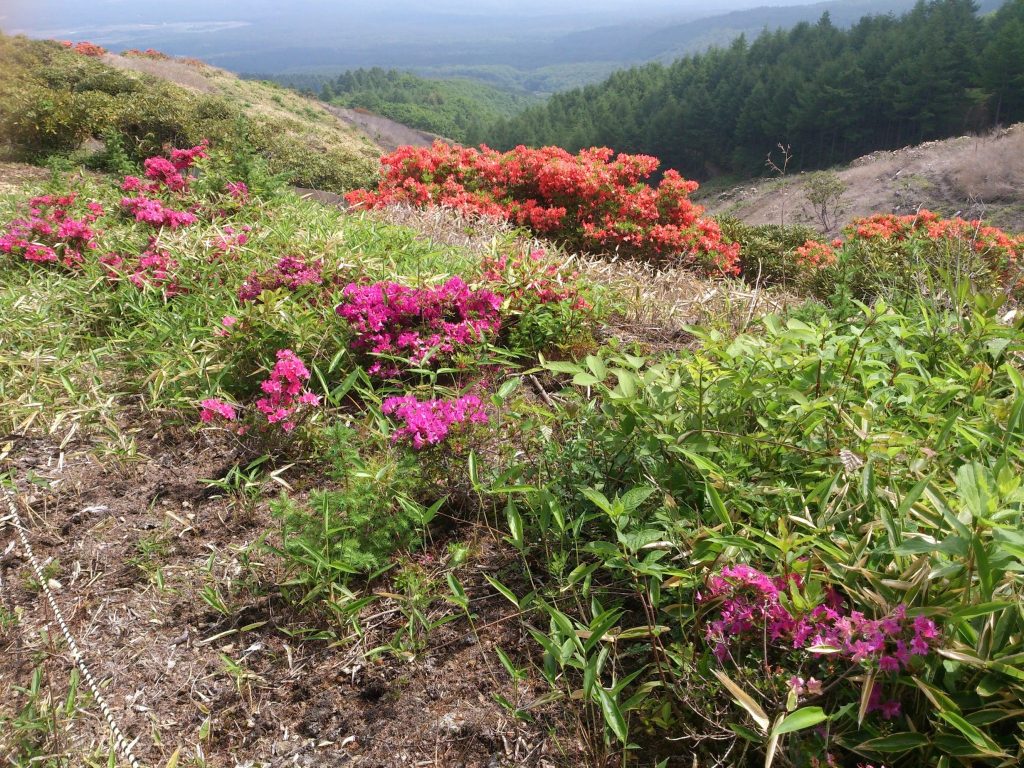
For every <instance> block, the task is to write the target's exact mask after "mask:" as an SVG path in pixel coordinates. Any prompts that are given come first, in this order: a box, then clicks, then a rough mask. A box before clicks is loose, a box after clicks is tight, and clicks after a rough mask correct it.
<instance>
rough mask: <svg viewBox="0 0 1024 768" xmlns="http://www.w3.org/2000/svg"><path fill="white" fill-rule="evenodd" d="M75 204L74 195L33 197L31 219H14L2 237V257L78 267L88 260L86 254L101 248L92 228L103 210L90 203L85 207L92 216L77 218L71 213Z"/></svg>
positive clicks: (83, 215)
mask: <svg viewBox="0 0 1024 768" xmlns="http://www.w3.org/2000/svg"><path fill="white" fill-rule="evenodd" d="M75 200H76V195H75V194H73V193H72V194H70V195H65V196H63V197H58V196H56V195H40V196H38V197H33V198H32V199H31V200H29V217H28V218H27V219H14V220H13V221H11V222H10V224H9V225H8V230H7V231H6V232H5V233H3V234H2V235H0V253H9V254H12V255H15V256H21V257H22V258H23V259H25V260H26V261H35V262H39V263H46V262H59V263H60V264H63V265H64V266H65V267H69V268H70V267H77V266H78V265H79V264H81V263H82V261H83V260H84V255H83V254H84V252H86V251H91V250H93V249H95V248H96V247H97V246H96V236H97V235H98V234H99V233H98V232H96V231H94V230H93V229H92V227H91V226H90V225H91V224H92V223H93V222H94V221H95V220H96V219H97V218H99V217H100V216H102V215H103V206H101V205H100V204H99V203H95V202H90V203H88V204H86V206H85V207H86V209H87V211H88V212H87V213H83V214H82V215H81V216H80V217H78V218H75V217H74V216H73V215H72V213H71V208H72V206H73V205H74V204H75Z"/></svg>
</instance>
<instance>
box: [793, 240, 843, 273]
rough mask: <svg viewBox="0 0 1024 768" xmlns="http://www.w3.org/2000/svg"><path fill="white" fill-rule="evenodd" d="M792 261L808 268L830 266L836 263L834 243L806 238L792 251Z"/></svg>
mask: <svg viewBox="0 0 1024 768" xmlns="http://www.w3.org/2000/svg"><path fill="white" fill-rule="evenodd" d="M841 242H842V241H840V244H841ZM793 261H794V262H795V263H796V265H797V266H798V267H801V268H803V269H808V270H815V269H821V268H822V267H828V266H831V265H832V264H835V263H836V251H835V243H833V244H832V245H829V244H828V243H819V242H818V241H817V240H808V241H806V242H805V243H804V244H803V245H801V246H800V247H799V248H797V249H796V250H795V251H794V252H793Z"/></svg>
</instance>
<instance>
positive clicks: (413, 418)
mask: <svg viewBox="0 0 1024 768" xmlns="http://www.w3.org/2000/svg"><path fill="white" fill-rule="evenodd" d="M381 411H382V412H383V413H384V414H385V415H388V416H394V418H395V419H396V420H398V421H400V422H402V426H400V427H399V428H398V429H396V430H395V431H394V432H392V433H391V441H392V442H395V443H399V442H406V443H409V444H410V445H411V446H412V447H413V448H414V449H416V450H422V449H423V448H427V447H428V446H431V445H437V444H438V443H441V442H443V441H444V440H445V438H447V437H448V433H449V432H450V431H451V429H452V427H453V426H455V425H456V424H486V423H487V412H486V411H485V410H484V406H483V403H481V402H480V398H479V397H477V396H476V395H466V396H464V397H459V398H454V399H449V400H443V399H442V400H417V399H416V397H415V396H413V395H405V396H404V397H389V398H387V399H386V400H385V401H384V402H383V403H382V404H381Z"/></svg>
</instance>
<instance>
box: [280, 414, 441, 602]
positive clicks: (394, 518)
mask: <svg viewBox="0 0 1024 768" xmlns="http://www.w3.org/2000/svg"><path fill="white" fill-rule="evenodd" d="M325 438H328V439H329V440H330V448H329V450H328V458H329V459H330V460H331V462H332V463H333V465H334V471H333V472H332V475H333V477H334V480H335V481H336V482H337V484H338V485H337V487H334V488H331V489H325V490H317V491H314V492H313V493H311V494H310V495H309V499H308V501H307V502H306V503H304V504H300V503H298V502H296V501H295V499H294V498H287V497H282V498H281V499H280V500H279V501H278V502H276V504H275V505H274V512H275V514H276V515H277V516H278V518H279V519H280V521H281V549H280V551H281V552H282V553H283V554H284V555H285V556H286V557H287V559H288V561H289V563H290V564H291V565H292V566H298V568H297V578H298V579H299V580H300V581H302V583H303V584H304V585H305V586H306V587H307V588H308V589H315V588H316V587H317V586H318V585H324V586H327V585H329V584H332V583H341V582H343V581H345V580H346V579H347V578H348V577H349V576H351V575H354V574H365V573H368V572H371V571H376V570H378V569H379V568H381V566H383V565H384V564H385V562H386V561H387V559H388V558H389V557H390V556H391V555H392V554H393V553H395V552H398V551H401V550H403V549H407V548H409V547H410V546H412V545H413V544H414V543H415V541H416V538H417V536H418V534H419V532H420V531H421V530H422V526H423V525H424V524H425V522H427V520H426V519H425V517H426V512H427V511H426V510H424V509H422V508H421V507H419V506H418V505H417V504H415V503H414V502H412V501H410V500H409V498H408V494H411V493H412V492H413V490H414V489H415V488H416V487H417V484H418V479H419V471H418V468H417V465H416V461H415V459H413V458H412V457H411V456H406V457H404V458H402V459H399V460H397V461H394V460H389V459H388V457H387V456H386V455H385V456H383V457H375V458H374V459H373V460H372V461H369V460H366V461H364V460H363V459H362V458H361V457H360V454H359V450H358V449H357V448H356V445H357V444H358V443H360V442H365V439H364V438H361V437H360V436H359V435H358V434H356V433H355V432H354V431H353V430H351V429H348V428H346V427H341V426H337V427H334V428H333V429H332V430H331V432H330V433H329V435H326V436H325ZM403 501H404V502H405V503H401V502H403Z"/></svg>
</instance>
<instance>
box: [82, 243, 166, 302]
mask: <svg viewBox="0 0 1024 768" xmlns="http://www.w3.org/2000/svg"><path fill="white" fill-rule="evenodd" d="M99 261H100V263H101V264H103V266H104V267H106V269H107V278H108V279H109V280H110V281H111V282H117V281H119V280H120V279H121V278H122V277H123V278H126V279H127V280H128V282H130V283H131V284H132V285H134V286H135V287H136V288H138V289H139V290H142V289H145V288H155V289H157V290H160V291H162V292H163V294H164V296H165V297H167V298H170V297H171V296H176V295H178V294H180V293H183V291H184V289H183V288H182V287H181V285H180V284H179V283H178V280H177V277H176V276H175V270H176V269H177V268H178V261H177V260H176V259H174V258H172V257H171V255H170V254H169V253H168V252H167V251H163V250H159V249H158V248H157V246H156V240H155V238H150V241H149V245H148V246H147V247H146V249H145V250H144V251H143V252H142V253H140V254H138V255H137V256H122V255H120V254H117V253H108V254H106V255H105V256H101V257H100V259H99Z"/></svg>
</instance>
